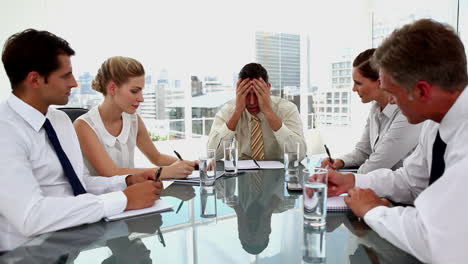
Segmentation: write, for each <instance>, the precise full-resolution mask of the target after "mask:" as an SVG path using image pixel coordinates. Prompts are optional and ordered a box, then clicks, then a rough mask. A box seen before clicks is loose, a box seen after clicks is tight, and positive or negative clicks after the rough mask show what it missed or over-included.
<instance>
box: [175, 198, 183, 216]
mask: <svg viewBox="0 0 468 264" xmlns="http://www.w3.org/2000/svg"><path fill="white" fill-rule="evenodd" d="M182 204H184V200H182V201H180V204H179V207H177V211H176V212H175V213H176V214H177V213H178V212H179V211H180V208H182Z"/></svg>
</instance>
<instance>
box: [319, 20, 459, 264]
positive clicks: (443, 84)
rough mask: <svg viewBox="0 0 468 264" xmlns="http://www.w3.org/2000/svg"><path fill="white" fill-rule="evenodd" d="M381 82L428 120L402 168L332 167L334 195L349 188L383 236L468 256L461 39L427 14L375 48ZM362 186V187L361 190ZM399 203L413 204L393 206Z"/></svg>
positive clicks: (448, 258)
mask: <svg viewBox="0 0 468 264" xmlns="http://www.w3.org/2000/svg"><path fill="white" fill-rule="evenodd" d="M373 62H374V63H376V64H377V66H379V68H380V81H381V88H382V89H384V90H386V91H387V92H388V93H389V94H390V95H391V96H392V99H391V100H392V102H393V103H396V104H398V106H399V107H400V109H401V111H402V112H403V114H404V115H405V116H406V117H407V118H408V121H409V122H410V123H412V124H417V123H421V122H423V121H426V120H427V121H426V122H425V124H424V126H423V129H422V131H421V136H420V138H419V144H418V146H417V147H416V150H415V151H414V152H413V154H412V155H410V156H409V157H408V158H407V159H406V160H405V161H404V162H403V167H402V168H400V169H398V170H396V171H391V170H388V169H380V170H376V171H373V172H371V173H368V174H366V175H360V174H356V175H354V174H340V173H338V172H333V171H330V173H329V178H328V183H329V189H328V190H329V194H330V195H338V194H340V193H343V192H346V191H347V192H348V194H349V197H346V198H345V200H346V202H347V204H348V205H349V206H350V207H351V209H352V210H353V212H354V213H355V214H356V215H357V216H359V217H363V218H364V220H365V221H366V223H367V224H368V225H369V226H370V227H372V229H374V230H375V231H376V232H377V233H378V234H379V235H380V236H382V237H383V238H385V239H387V240H389V241H390V242H391V243H393V244H395V245H396V246H398V247H400V248H401V249H403V250H405V251H407V252H409V253H411V254H412V255H414V256H415V257H417V258H418V259H420V260H421V261H423V262H425V263H466V260H467V259H468V251H467V250H466V249H467V248H466V243H467V237H468V225H467V224H466V220H467V218H468V211H467V210H466V209H465V207H466V206H465V203H464V201H466V186H468V177H467V171H468V148H467V147H466V146H465V144H466V142H468V91H467V89H466V86H467V84H468V75H467V65H466V55H465V49H464V47H463V43H462V42H461V40H460V38H459V37H458V36H457V34H456V33H455V32H454V30H453V29H452V28H451V27H449V26H447V25H444V24H441V23H438V22H435V21H432V20H429V19H422V20H418V21H416V22H414V23H412V24H408V25H406V26H403V27H402V28H401V29H398V30H395V31H394V32H393V33H392V34H391V35H390V36H389V37H388V38H387V39H386V40H385V41H384V42H383V43H382V44H381V46H380V47H379V48H377V50H376V52H375V54H374V58H373ZM361 188H362V189H361ZM380 197H386V198H390V199H391V200H393V201H395V202H400V203H413V202H414V207H402V206H396V207H392V208H390V207H388V201H385V200H382V199H380Z"/></svg>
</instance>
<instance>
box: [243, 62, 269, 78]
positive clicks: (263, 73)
mask: <svg viewBox="0 0 468 264" xmlns="http://www.w3.org/2000/svg"><path fill="white" fill-rule="evenodd" d="M260 77H262V79H263V80H264V81H265V82H268V72H267V70H266V69H265V68H263V66H262V65H261V64H259V63H254V62H252V63H249V64H247V65H245V66H244V67H242V69H241V71H240V72H239V79H247V78H248V79H257V78H260Z"/></svg>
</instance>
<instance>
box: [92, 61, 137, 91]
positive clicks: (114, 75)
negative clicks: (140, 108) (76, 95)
mask: <svg viewBox="0 0 468 264" xmlns="http://www.w3.org/2000/svg"><path fill="white" fill-rule="evenodd" d="M142 75H145V69H144V68H143V65H141V63H140V62H139V61H137V60H135V59H132V58H128V57H121V56H115V57H110V58H109V59H107V60H106V61H104V63H102V65H101V68H99V70H98V73H97V75H96V77H94V80H93V83H92V84H91V86H92V87H93V89H94V90H96V91H98V92H100V93H102V94H104V95H106V93H107V90H106V87H107V85H108V84H109V82H110V81H113V82H114V83H115V84H116V85H117V86H120V85H122V84H124V83H126V82H127V81H128V80H129V79H130V78H131V77H138V76H142Z"/></svg>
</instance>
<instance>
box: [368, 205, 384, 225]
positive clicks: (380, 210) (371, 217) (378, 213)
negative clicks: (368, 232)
mask: <svg viewBox="0 0 468 264" xmlns="http://www.w3.org/2000/svg"><path fill="white" fill-rule="evenodd" d="M386 209H388V207H387V206H383V205H381V206H377V207H374V208H372V209H370V210H369V211H367V213H366V214H365V215H364V221H366V223H367V224H368V225H369V226H371V227H372V223H375V222H376V221H378V219H379V218H380V217H382V216H383V215H385V210H386Z"/></svg>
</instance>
